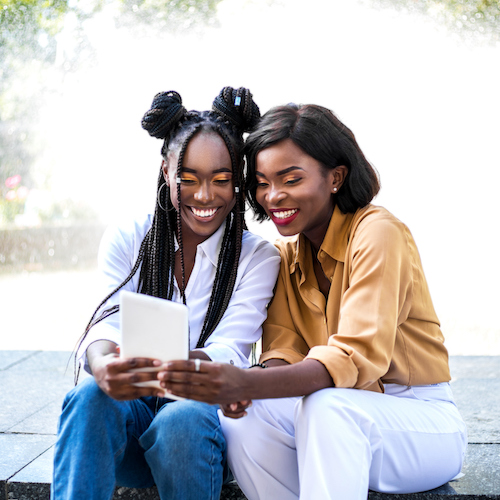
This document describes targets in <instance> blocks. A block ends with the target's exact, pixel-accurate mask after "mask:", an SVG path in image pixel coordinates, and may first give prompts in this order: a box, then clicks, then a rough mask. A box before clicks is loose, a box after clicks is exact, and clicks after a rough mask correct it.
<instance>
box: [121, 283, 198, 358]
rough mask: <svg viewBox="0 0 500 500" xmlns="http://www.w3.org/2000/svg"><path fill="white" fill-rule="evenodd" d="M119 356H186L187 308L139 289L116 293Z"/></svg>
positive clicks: (187, 342)
mask: <svg viewBox="0 0 500 500" xmlns="http://www.w3.org/2000/svg"><path fill="white" fill-rule="evenodd" d="M120 314H121V329H122V331H121V333H122V340H121V345H120V357H123V358H131V357H143V358H156V359H160V360H162V361H170V360H174V359H188V354H189V333H188V332H189V330H188V328H189V326H188V325H189V323H188V308H187V306H185V305H184V304H179V303H177V302H172V301H170V300H166V299H160V298H158V297H151V296H150V295H144V294H142V293H134V292H128V291H123V292H121V293H120Z"/></svg>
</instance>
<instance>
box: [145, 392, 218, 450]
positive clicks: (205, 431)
mask: <svg viewBox="0 0 500 500" xmlns="http://www.w3.org/2000/svg"><path fill="white" fill-rule="evenodd" d="M203 439H211V440H215V441H221V442H224V445H225V441H224V438H223V435H222V430H221V428H220V423H219V419H218V417H217V407H216V406H210V405H207V404H205V403H199V402H197V401H191V400H186V401H175V402H172V403H167V404H166V405H164V406H163V407H162V408H161V410H160V411H159V412H158V414H157V415H156V417H155V418H154V420H153V423H152V424H151V426H150V427H149V429H148V430H147V431H146V432H145V433H144V434H143V436H142V437H141V439H140V442H141V446H143V447H144V449H146V450H147V449H149V448H151V447H152V446H153V445H154V444H157V445H161V443H164V445H165V447H166V448H168V450H169V453H172V452H175V451H179V452H181V450H184V452H185V451H186V450H187V449H190V448H194V449H196V448H198V447H199V445H200V441H201V440H203Z"/></svg>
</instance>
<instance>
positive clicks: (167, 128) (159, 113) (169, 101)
mask: <svg viewBox="0 0 500 500" xmlns="http://www.w3.org/2000/svg"><path fill="white" fill-rule="evenodd" d="M185 113H186V108H185V107H184V106H183V105H182V99H181V96H180V94H179V93H178V92H175V90H169V91H168V92H160V93H159V94H156V95H155V97H154V99H153V104H151V109H150V110H149V111H148V112H147V113H146V114H145V115H144V117H143V118H142V122H141V125H142V128H143V129H144V130H147V131H148V132H149V135H151V136H152V137H156V138H157V139H165V138H166V137H167V136H168V134H169V133H170V132H171V131H172V129H173V128H174V127H175V125H176V124H177V123H178V122H179V120H180V119H181V118H182V117H183V116H184V114H185Z"/></svg>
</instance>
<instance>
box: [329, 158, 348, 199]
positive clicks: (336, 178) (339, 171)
mask: <svg viewBox="0 0 500 500" xmlns="http://www.w3.org/2000/svg"><path fill="white" fill-rule="evenodd" d="M332 177H333V179H332V181H333V182H332V193H333V194H336V193H338V192H339V191H340V188H341V187H342V184H344V181H345V178H346V177H347V167H346V166H345V165H339V166H338V167H335V168H334V169H333V171H332Z"/></svg>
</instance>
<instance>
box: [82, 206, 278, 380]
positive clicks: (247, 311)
mask: <svg viewBox="0 0 500 500" xmlns="http://www.w3.org/2000/svg"><path fill="white" fill-rule="evenodd" d="M152 219H153V216H152V215H148V216H147V217H146V218H145V219H143V220H136V221H134V222H133V224H131V225H129V226H128V227H126V226H121V227H112V228H108V229H107V230H106V232H105V234H104V236H103V238H102V241H101V245H100V248H99V259H98V260H99V270H100V272H101V275H102V278H103V290H102V296H103V297H105V296H106V295H107V294H109V293H111V292H112V291H113V290H114V289H115V288H116V287H117V286H119V285H120V284H121V283H122V282H123V280H124V279H125V278H126V277H127V276H128V275H129V274H130V271H131V270H132V267H133V266H134V263H135V262H136V260H137V256H138V254H139V248H140V246H141V243H142V241H143V239H144V236H145V235H146V233H147V231H148V230H149V228H150V227H151V223H152ZM223 234H224V224H223V225H222V226H221V227H220V228H219V229H218V230H217V231H216V232H215V233H214V234H213V235H212V236H210V238H208V239H206V240H205V241H204V242H203V243H201V244H200V245H198V247H197V249H196V257H195V263H194V267H193V270H192V272H191V276H190V277H189V281H188V283H187V286H186V290H185V295H186V305H187V307H188V310H189V331H190V349H194V348H196V344H197V342H198V339H199V337H200V334H201V330H202V327H203V322H204V319H205V316H206V313H207V309H208V304H209V301H210V296H211V294H212V285H213V283H214V279H215V273H216V271H217V261H218V256H219V250H220V247H221V244H222V237H223ZM176 249H177V243H176ZM279 264H280V257H279V254H278V251H277V249H276V248H275V247H274V246H273V245H272V244H271V243H269V242H267V241H266V240H264V239H262V238H261V237H260V236H257V235H255V234H253V233H250V232H249V231H244V233H243V241H242V248H241V255H240V261H239V266H238V273H237V277H236V283H235V286H234V291H233V295H232V297H231V300H230V302H229V305H228V307H227V309H226V311H225V313H224V316H223V317H222V319H221V321H220V322H219V324H218V325H217V327H216V328H215V330H214V331H213V333H212V334H211V335H210V337H209V338H208V340H207V341H206V342H205V346H204V347H203V348H201V350H202V351H204V352H205V353H206V354H207V355H208V357H209V358H210V359H212V360H213V361H217V362H220V363H231V364H234V365H235V366H239V367H242V368H244V367H247V366H248V365H249V361H248V358H249V355H250V352H251V346H252V344H253V343H255V342H257V341H258V340H259V339H260V337H261V334H262V323H263V322H264V320H265V319H266V316H267V304H268V303H269V301H270V300H271V297H272V295H273V288H274V285H275V283H276V278H277V275H278V270H279ZM139 274H140V268H139V270H138V271H137V272H136V273H135V275H134V277H133V278H132V279H131V280H130V281H129V282H128V283H127V284H126V285H125V286H124V287H123V288H122V289H121V290H129V291H132V292H137V289H138V285H139ZM174 283H175V290H174V296H173V299H172V300H174V301H176V302H181V301H182V298H181V294H180V290H179V287H178V285H177V282H176V280H174ZM121 290H120V291H119V292H117V293H116V294H114V295H113V296H112V297H111V298H110V299H109V300H108V301H107V302H106V304H105V305H104V306H103V308H101V311H102V310H103V309H107V308H108V307H111V306H113V305H115V304H118V303H119V297H120V292H121ZM97 340H110V341H112V342H115V343H116V344H118V345H119V344H120V314H119V313H115V314H112V315H111V316H108V317H107V318H106V319H104V320H102V321H101V322H100V323H98V324H97V325H95V326H94V327H93V328H91V330H90V331H89V333H88V334H87V337H86V338H85V340H84V342H83V343H82V345H81V346H80V348H79V356H80V357H81V359H82V362H83V364H84V366H85V369H86V370H87V371H89V369H88V366H87V363H86V356H85V352H86V350H87V348H88V346H89V345H90V344H91V343H93V342H95V341H97Z"/></svg>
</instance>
